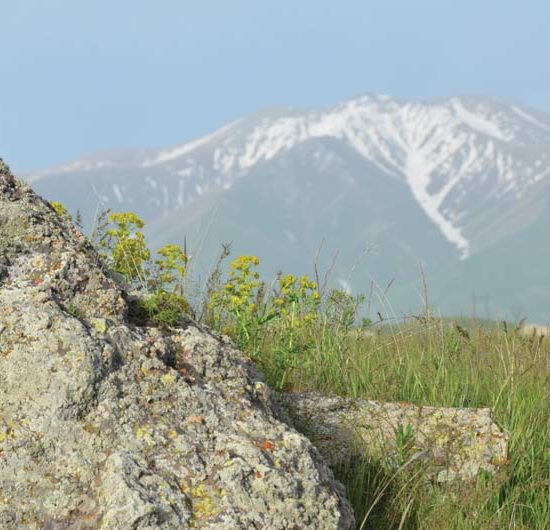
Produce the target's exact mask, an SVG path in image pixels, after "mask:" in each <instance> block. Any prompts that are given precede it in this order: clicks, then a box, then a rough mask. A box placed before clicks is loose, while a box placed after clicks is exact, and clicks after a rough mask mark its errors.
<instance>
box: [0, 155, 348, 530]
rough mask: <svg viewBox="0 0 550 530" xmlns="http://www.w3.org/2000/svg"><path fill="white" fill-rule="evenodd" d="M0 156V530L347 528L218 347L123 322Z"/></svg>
mask: <svg viewBox="0 0 550 530" xmlns="http://www.w3.org/2000/svg"><path fill="white" fill-rule="evenodd" d="M130 305H131V302H129V299H128V297H127V296H125V294H124V293H123V292H122V291H121V290H120V289H119V288H118V287H117V285H116V284H115V282H114V281H113V280H112V279H111V278H110V277H109V276H108V275H107V274H106V273H104V272H103V271H102V270H101V267H100V263H99V260H98V259H97V256H96V254H95V252H94V249H93V248H92V247H91V245H90V244H89V243H88V242H87V240H86V239H85V238H84V237H83V236H82V234H80V233H79V232H78V231H77V230H75V229H74V228H73V227H72V226H69V223H68V222H67V221H66V220H64V219H62V218H61V217H59V216H58V215H57V214H56V213H55V212H54V211H53V210H52V209H51V208H50V206H49V205H48V203H46V202H45V201H43V200H42V199H41V198H40V197H38V196H37V195H36V194H34V193H33V191H32V190H31V189H30V188H28V187H26V186H25V185H23V184H21V183H20V182H18V181H17V180H15V179H14V178H13V177H12V176H11V175H10V174H9V172H8V171H7V168H6V166H4V165H0V528H1V529H10V530H11V529H19V528H28V529H39V528H40V529H44V528H45V529H49V530H61V529H104V530H107V529H109V530H116V529H134V530H145V529H176V528H178V529H182V528H183V529H185V528H204V529H217V530H224V529H227V530H229V529H239V528H244V529H248V528H251V529H264V530H276V529H294V530H299V529H351V528H353V527H354V519H353V513H352V510H351V507H350V505H349V503H348V502H347V501H346V499H345V497H344V491H343V487H342V486H341V485H340V484H339V483H338V482H336V481H335V480H334V478H333V475H332V472H331V471H330V470H329V468H328V467H327V466H326V465H325V464H324V463H323V461H322V458H321V456H320V454H319V452H318V451H317V450H316V449H315V447H314V446H313V445H312V444H311V443H310V442H309V440H308V439H307V438H306V437H305V436H303V435H302V434H299V433H298V432H297V431H295V430H293V429H292V428H291V427H289V426H288V425H287V424H285V423H284V422H283V421H281V419H280V417H279V416H278V414H277V408H276V405H275V404H274V401H273V400H272V399H271V396H270V393H269V390H268V389H267V387H266V386H265V385H263V384H262V383H261V381H260V379H261V378H260V375H259V374H258V373H257V372H256V371H255V369H254V367H253V366H251V365H250V364H249V363H248V361H247V359H246V358H245V357H244V356H243V355H242V354H241V353H240V352H239V351H237V350H235V349H234V348H233V347H232V346H231V344H229V343H228V342H226V341H224V340H223V339H221V338H216V337H215V336H213V335H211V334H209V333H208V332H206V331H204V330H201V329H199V328H198V327H197V326H194V325H191V324H189V325H186V326H184V327H182V328H181V329H176V330H172V331H170V332H167V331H163V330H160V329H156V328H152V327H140V326H138V325H135V324H132V321H131V318H130V317H129V315H130V314H131V312H130Z"/></svg>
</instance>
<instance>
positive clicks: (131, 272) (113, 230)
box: [99, 212, 151, 283]
mask: <svg viewBox="0 0 550 530" xmlns="http://www.w3.org/2000/svg"><path fill="white" fill-rule="evenodd" d="M108 220H109V223H110V225H109V226H110V228H107V230H106V231H105V233H104V234H103V235H102V236H101V237H100V241H99V244H100V246H101V247H102V248H103V249H104V250H105V251H106V254H105V257H106V258H107V260H108V264H109V266H110V267H111V269H112V270H114V271H115V272H118V273H119V274H122V275H123V276H124V277H125V278H126V280H127V281H130V282H131V281H136V280H137V281H139V282H141V283H143V282H144V280H145V266H146V262H147V261H148V260H149V258H150V257H151V252H150V251H149V249H148V248H147V245H146V244H145V236H144V235H143V232H141V229H142V228H143V227H144V222H143V221H142V220H141V219H140V218H139V217H138V216H137V215H136V214H135V213H133V212H121V213H111V214H109V216H108Z"/></svg>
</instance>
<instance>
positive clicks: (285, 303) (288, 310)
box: [274, 274, 320, 327]
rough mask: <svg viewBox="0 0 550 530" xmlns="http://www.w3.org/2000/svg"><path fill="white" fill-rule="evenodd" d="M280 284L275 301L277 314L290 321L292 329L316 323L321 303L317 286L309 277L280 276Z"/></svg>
mask: <svg viewBox="0 0 550 530" xmlns="http://www.w3.org/2000/svg"><path fill="white" fill-rule="evenodd" d="M278 284H279V291H278V293H277V294H276V296H275V299H274V305H275V307H276V310H277V312H278V313H279V314H280V315H281V316H282V317H286V318H287V320H289V319H290V320H289V322H288V323H289V324H290V325H291V326H292V327H300V326H304V325H308V324H311V323H313V322H315V320H316V319H317V309H318V308H319V303H320V296H319V293H318V291H317V284H316V283H315V282H314V281H312V280H310V279H309V278H308V277H307V276H301V277H300V278H299V279H298V278H297V277H296V276H294V275H292V274H286V275H284V276H280V277H279V279H278Z"/></svg>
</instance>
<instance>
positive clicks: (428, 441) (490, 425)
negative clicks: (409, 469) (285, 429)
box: [279, 393, 507, 482]
mask: <svg viewBox="0 0 550 530" xmlns="http://www.w3.org/2000/svg"><path fill="white" fill-rule="evenodd" d="M279 399H280V400H281V401H282V403H283V405H284V407H285V408H286V409H287V410H288V412H289V415H290V416H291V417H292V418H294V421H295V423H296V426H297V427H299V428H300V430H302V432H304V433H305V434H307V436H308V437H309V438H310V440H312V441H313V443H314V444H315V445H316V447H317V448H318V449H319V450H320V451H321V453H322V454H323V455H324V456H325V457H326V458H327V459H328V461H329V462H331V463H332V464H333V465H335V464H338V463H341V462H345V461H348V460H349V458H350V456H352V455H354V454H358V453H359V454H367V455H369V456H372V457H375V458H379V459H382V460H385V461H386V462H389V463H390V465H394V466H399V465H403V464H404V463H405V462H407V463H411V462H415V463H418V464H421V466H422V467H423V469H424V470H425V472H426V473H427V476H428V477H430V478H431V479H433V480H436V481H438V482H446V481H455V480H461V481H466V480H469V479H472V478H474V477H475V476H476V475H477V474H478V473H479V471H480V470H482V469H483V470H485V471H487V472H490V473H492V472H494V471H496V469H497V468H498V466H499V465H501V464H503V463H504V462H505V461H506V457H507V444H506V436H505V435H504V433H503V432H502V431H501V430H500V429H499V427H498V426H497V425H496V424H495V423H494V422H493V420H492V418H491V411H490V409H487V408H484V409H473V408H465V409H457V408H440V407H420V406H417V405H411V404H409V403H380V402H377V401H369V400H365V399H344V398H341V397H327V396H322V395H319V394H314V393H301V394H299V393H296V394H288V395H282V396H280V397H279Z"/></svg>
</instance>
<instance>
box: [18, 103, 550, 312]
mask: <svg viewBox="0 0 550 530" xmlns="http://www.w3.org/2000/svg"><path fill="white" fill-rule="evenodd" d="M549 153H550V116H548V115H546V114H543V113H540V112H536V111H533V110H529V109H525V108H520V107H518V106H516V105H511V104H506V103H501V102H497V101H494V100H492V99H488V98H476V97H467V98H449V99H441V100H436V101H432V102H410V101H399V100H396V99H393V98H391V97H387V96H371V95H368V96H363V97H359V98H356V99H352V100H349V101H346V102H344V103H342V104H340V105H338V106H336V107H334V108H331V109H327V110H322V111H319V112H299V111H295V110H290V109H277V110H267V111H263V112H258V113H257V114H254V115H252V116H250V117H247V118H244V119H241V120H238V121H236V122H233V123H231V124H229V125H227V126H226V127H224V128H222V129H220V130H218V131H216V132H214V133H213V134H211V135H209V136H206V137H204V138H200V139H198V140H195V141H193V142H189V143H185V144H182V145H178V146H175V147H172V148H168V149H164V150H160V151H140V152H112V153H101V154H97V155H92V156H88V157H85V158H82V159H80V160H77V161H74V162H70V163H68V164H65V165H63V166H60V167H57V168H53V169H48V170H45V171H41V172H39V173H36V174H34V175H29V176H28V177H27V178H28V180H29V181H31V182H32V184H33V186H34V187H35V189H37V190H38V191H39V192H40V193H42V194H43V195H45V196H46V197H48V198H50V199H55V200H60V201H62V202H63V203H65V204H66V205H67V206H68V207H69V208H70V209H72V210H76V209H79V210H81V212H82V213H83V215H84V218H85V219H87V220H88V221H89V220H90V219H91V218H92V217H93V214H94V212H95V210H96V208H97V205H98V201H102V202H104V203H105V204H106V205H108V206H110V207H111V208H113V209H114V210H133V211H136V212H137V213H138V214H140V215H141V216H142V217H143V218H144V219H145V220H146V221H147V223H148V237H149V240H150V242H151V244H152V245H153V246H155V245H160V244H162V243H164V242H167V241H174V242H179V243H182V242H183V239H184V237H186V239H187V241H188V244H189V246H190V247H191V248H192V249H193V250H194V253H195V258H196V263H197V265H198V268H197V271H200V272H201V274H206V269H207V265H208V264H209V263H211V262H212V261H213V259H214V255H215V253H216V252H217V249H218V248H219V245H220V243H221V242H222V241H233V248H234V251H235V253H241V252H246V253H254V254H257V255H258V256H260V257H261V258H262V260H263V263H264V269H265V271H266V273H268V274H270V275H272V274H274V273H275V272H276V271H277V270H279V269H284V270H286V271H293V272H303V271H309V270H310V269H311V262H312V259H313V256H314V255H315V253H316V252H317V249H318V247H319V245H320V243H321V241H324V242H325V243H324V248H325V250H326V252H325V254H324V256H325V261H324V263H325V265H326V264H327V263H328V262H329V261H330V256H331V253H332V252H335V251H336V250H338V251H339V259H338V261H337V264H336V266H335V268H334V280H335V281H336V282H338V283H339V284H340V285H341V286H345V287H349V288H350V289H352V290H353V291H354V292H357V291H367V290H368V289H369V287H370V285H371V283H372V282H373V281H376V282H377V283H378V284H379V285H380V286H381V287H382V288H383V287H384V286H385V285H387V284H388V283H389V282H391V281H392V280H393V283H392V285H391V288H390V290H389V293H388V296H389V300H390V301H391V303H392V307H391V308H390V307H389V306H388V304H387V303H383V304H382V303H380V302H379V301H378V300H377V296H373V300H372V301H373V304H374V305H373V308H376V309H381V310H383V311H387V312H392V311H393V312H396V313H400V312H408V311H415V310H418V308H419V307H420V306H421V294H420V293H421V288H420V275H419V265H420V263H422V264H423V268H424V271H425V273H426V276H427V280H428V284H429V286H430V297H431V302H432V303H433V305H434V306H435V307H437V308H440V309H441V311H443V312H444V313H453V314H456V313H460V312H462V313H465V314H471V313H472V312H473V310H474V307H475V310H476V312H477V314H478V316H481V317H507V318H519V317H521V316H524V315H526V316H528V317H529V318H530V319H531V320H538V321H541V322H543V321H545V320H546V319H548V317H549V316H550V282H549V281H548V279H547V278H548V273H547V263H548V262H549V260H550V241H549V238H548V236H547V232H548V227H549V226H550V225H549V221H550V207H549V204H548V201H549V198H550V189H549V186H550V159H549ZM366 249H368V251H367V253H366V254H365V251H366ZM361 256H364V259H362V260H360V261H359V263H358V260H359V258H360V257H361Z"/></svg>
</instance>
